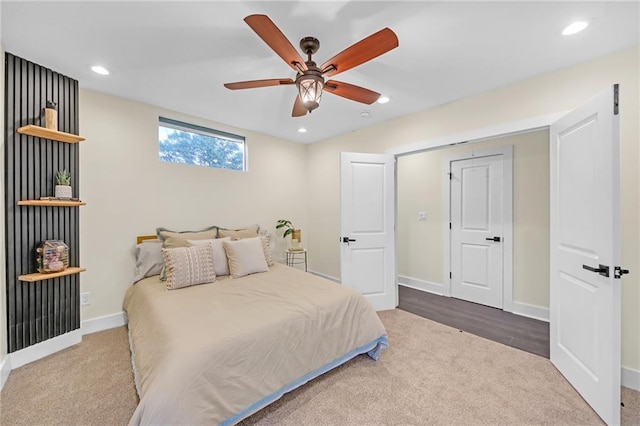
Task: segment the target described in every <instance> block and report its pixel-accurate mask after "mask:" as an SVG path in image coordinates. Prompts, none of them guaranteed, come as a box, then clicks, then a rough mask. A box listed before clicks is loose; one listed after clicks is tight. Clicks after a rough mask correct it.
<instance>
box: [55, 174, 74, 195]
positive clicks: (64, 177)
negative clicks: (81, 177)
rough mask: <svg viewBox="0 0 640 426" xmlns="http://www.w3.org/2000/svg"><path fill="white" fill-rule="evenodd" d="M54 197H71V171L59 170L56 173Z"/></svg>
mask: <svg viewBox="0 0 640 426" xmlns="http://www.w3.org/2000/svg"><path fill="white" fill-rule="evenodd" d="M55 196H56V198H71V197H72V194H71V173H69V172H68V171H66V170H61V171H58V172H57V173H56V188H55Z"/></svg>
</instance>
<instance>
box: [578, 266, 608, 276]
mask: <svg viewBox="0 0 640 426" xmlns="http://www.w3.org/2000/svg"><path fill="white" fill-rule="evenodd" d="M582 269H586V270H587V271H591V272H595V273H597V274H600V275H602V276H603V277H608V276H609V267H608V266H607V265H602V264H600V265H598V267H597V268H592V267H591V266H589V265H582Z"/></svg>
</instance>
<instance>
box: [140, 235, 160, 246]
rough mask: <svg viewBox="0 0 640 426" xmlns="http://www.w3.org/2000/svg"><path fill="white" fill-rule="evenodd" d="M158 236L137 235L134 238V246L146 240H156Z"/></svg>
mask: <svg viewBox="0 0 640 426" xmlns="http://www.w3.org/2000/svg"><path fill="white" fill-rule="evenodd" d="M157 239H158V236H157V235H138V236H137V237H136V244H140V243H141V242H143V241H146V240H157Z"/></svg>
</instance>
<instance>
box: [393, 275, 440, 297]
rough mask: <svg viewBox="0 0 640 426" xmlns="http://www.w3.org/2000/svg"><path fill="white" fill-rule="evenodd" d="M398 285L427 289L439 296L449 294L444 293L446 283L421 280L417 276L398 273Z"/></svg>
mask: <svg viewBox="0 0 640 426" xmlns="http://www.w3.org/2000/svg"><path fill="white" fill-rule="evenodd" d="M398 285H401V286H404V287H409V288H413V289H416V290H421V291H426V292H428V293H433V294H437V295H439V296H447V295H445V294H444V288H445V285H444V284H440V283H434V282H431V281H425V280H419V279H417V278H411V277H405V276H403V275H398Z"/></svg>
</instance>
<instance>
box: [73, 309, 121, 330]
mask: <svg viewBox="0 0 640 426" xmlns="http://www.w3.org/2000/svg"><path fill="white" fill-rule="evenodd" d="M126 323H127V316H126V314H125V313H124V312H118V313H117V314H112V315H105V316H103V317H98V318H91V319H88V320H85V321H82V322H81V323H80V330H81V331H82V334H83V335H85V334H91V333H96V332H98V331H102V330H108V329H110V328H115V327H120V326H123V325H125V324H126Z"/></svg>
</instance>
